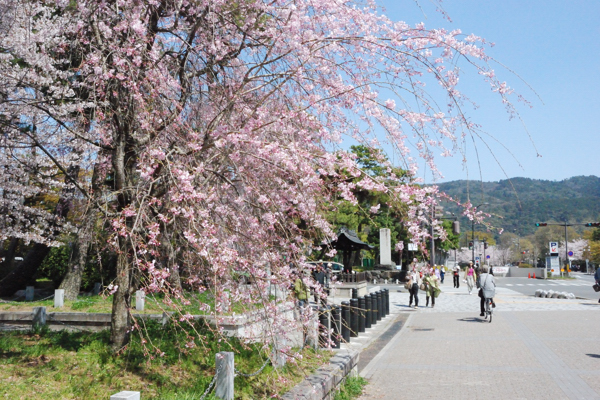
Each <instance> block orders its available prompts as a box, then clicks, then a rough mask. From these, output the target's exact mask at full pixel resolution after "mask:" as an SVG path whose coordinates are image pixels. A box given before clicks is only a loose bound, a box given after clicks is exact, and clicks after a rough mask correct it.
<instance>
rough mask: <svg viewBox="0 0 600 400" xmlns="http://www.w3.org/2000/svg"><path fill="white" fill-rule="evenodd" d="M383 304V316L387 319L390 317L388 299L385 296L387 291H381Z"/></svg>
mask: <svg viewBox="0 0 600 400" xmlns="http://www.w3.org/2000/svg"><path fill="white" fill-rule="evenodd" d="M381 304H382V305H383V316H384V317H387V315H388V311H387V305H386V304H387V297H386V294H385V289H381Z"/></svg>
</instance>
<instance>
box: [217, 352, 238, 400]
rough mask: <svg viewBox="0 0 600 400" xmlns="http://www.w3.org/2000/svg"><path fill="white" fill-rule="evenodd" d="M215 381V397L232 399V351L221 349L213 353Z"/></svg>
mask: <svg viewBox="0 0 600 400" xmlns="http://www.w3.org/2000/svg"><path fill="white" fill-rule="evenodd" d="M215 365H216V369H217V381H216V382H215V397H217V398H219V399H223V400H233V378H234V376H235V367H234V363H233V352H231V351H221V352H220V353H217V354H216V355H215Z"/></svg>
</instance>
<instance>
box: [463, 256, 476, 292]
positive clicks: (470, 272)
mask: <svg viewBox="0 0 600 400" xmlns="http://www.w3.org/2000/svg"><path fill="white" fill-rule="evenodd" d="M465 280H466V281H467V287H468V288H469V294H471V292H472V291H473V286H474V285H475V270H474V269H473V263H472V262H470V263H469V267H467V270H466V271H465Z"/></svg>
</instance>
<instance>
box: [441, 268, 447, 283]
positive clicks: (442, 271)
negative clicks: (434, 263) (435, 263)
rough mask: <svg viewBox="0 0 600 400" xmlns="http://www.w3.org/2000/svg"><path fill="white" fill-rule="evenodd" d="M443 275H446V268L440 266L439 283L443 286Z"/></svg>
mask: <svg viewBox="0 0 600 400" xmlns="http://www.w3.org/2000/svg"><path fill="white" fill-rule="evenodd" d="M444 275H446V267H445V266H443V265H440V282H441V283H442V285H443V284H444Z"/></svg>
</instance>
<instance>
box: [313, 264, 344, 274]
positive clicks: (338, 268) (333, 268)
mask: <svg viewBox="0 0 600 400" xmlns="http://www.w3.org/2000/svg"><path fill="white" fill-rule="evenodd" d="M307 264H310V265H318V264H323V266H324V267H326V268H327V269H328V270H329V272H330V273H332V274H339V273H340V272H342V271H343V270H344V264H340V263H339V262H335V261H309V262H307Z"/></svg>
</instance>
